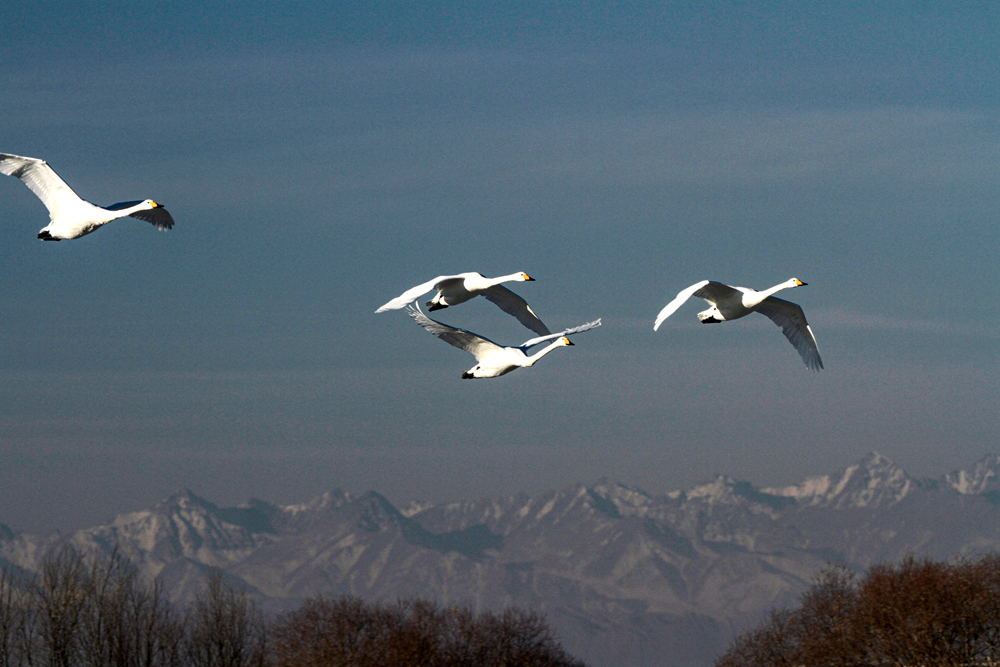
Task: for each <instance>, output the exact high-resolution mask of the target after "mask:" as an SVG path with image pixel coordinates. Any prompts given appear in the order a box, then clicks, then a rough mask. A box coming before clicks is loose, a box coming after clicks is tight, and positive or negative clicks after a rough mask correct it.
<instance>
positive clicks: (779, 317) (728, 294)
mask: <svg viewBox="0 0 1000 667" xmlns="http://www.w3.org/2000/svg"><path fill="white" fill-rule="evenodd" d="M803 285H806V283H804V282H802V281H801V280H799V279H798V278H791V279H789V280H787V281H785V282H783V283H781V284H779V285H775V286H774V287H772V288H770V289H766V290H763V291H761V292H758V291H756V290H752V289H749V288H747V287H732V286H730V285H724V284H722V283H717V282H715V281H712V280H702V281H701V282H698V283H695V284H694V285H691V286H690V287H688V288H686V289H683V290H681V291H680V292H679V293H678V294H677V296H676V297H674V300H673V301H671V302H670V303H668V304H667V305H666V306H664V308H663V310H661V311H660V314H659V315H657V316H656V323H655V324H654V325H653V331H656V330H657V329H659V328H660V325H661V324H663V321H664V320H665V319H667V318H668V317H670V316H671V315H672V314H673V313H674V311H676V310H677V309H678V308H680V307H681V305H682V304H683V303H684V302H685V301H687V300H688V299H690V298H691V297H692V296H696V297H698V298H699V299H704V300H705V301H706V302H708V304H709V305H711V308H709V309H708V310H704V311H702V312H700V313H698V319H699V320H701V322H702V324H712V323H714V322H728V321H729V320H735V319H739V318H741V317H745V316H746V315H749V314H750V313H760V314H761V315H765V316H766V317H768V318H769V319H770V320H771V321H772V322H774V323H775V324H777V325H778V326H779V327H781V332H782V333H783V334H785V338H787V339H788V342H790V343H791V344H792V346H793V347H794V348H795V349H796V350H798V353H799V356H801V357H802V361H803V362H804V363H805V365H806V366H807V367H808V368H809V369H810V370H814V371H818V370H820V369H821V368H823V360H822V359H820V356H819V348H818V346H817V345H816V336H814V335H813V332H812V329H811V328H810V327H809V323H808V322H806V315H805V313H804V312H802V308H801V307H800V306H799V305H798V304H795V303H792V302H791V301H785V300H783V299H779V298H777V297H774V296H772V295H773V294H775V293H776V292H780V291H781V290H783V289H789V288H792V287H801V286H803Z"/></svg>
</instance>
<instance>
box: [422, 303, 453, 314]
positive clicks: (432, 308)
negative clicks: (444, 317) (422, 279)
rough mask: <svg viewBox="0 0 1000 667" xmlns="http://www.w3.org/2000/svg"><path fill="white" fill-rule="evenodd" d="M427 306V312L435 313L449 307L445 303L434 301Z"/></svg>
mask: <svg viewBox="0 0 1000 667" xmlns="http://www.w3.org/2000/svg"><path fill="white" fill-rule="evenodd" d="M426 305H427V310H428V311H430V312H434V311H435V310H441V309H442V308H447V307H448V306H446V305H445V304H443V303H434V302H433V301H428V302H427V304H426Z"/></svg>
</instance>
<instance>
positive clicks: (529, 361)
mask: <svg viewBox="0 0 1000 667" xmlns="http://www.w3.org/2000/svg"><path fill="white" fill-rule="evenodd" d="M563 345H565V343H563V342H562V339H561V338H560V339H556V341H555V342H554V343H549V344H548V345H546V346H545V347H543V348H542V349H541V350H539V351H538V352H536V353H535V354H532V355H526V359H525V362H524V365H525V366H534V365H535V363H536V362H537V361H538V360H539V359H541V358H542V357H544V356H545V355H546V354H548V353H549V352H551V351H552V350H554V349H556V348H557V347H562V346H563Z"/></svg>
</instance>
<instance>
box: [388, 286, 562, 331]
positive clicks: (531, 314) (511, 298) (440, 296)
mask: <svg viewBox="0 0 1000 667" xmlns="http://www.w3.org/2000/svg"><path fill="white" fill-rule="evenodd" d="M526 280H531V281H533V280H534V278H532V277H531V276H529V275H528V274H527V273H524V272H523V271H519V272H518V273H512V274H510V275H507V276H499V277H497V278H487V277H486V276H484V275H482V274H481V273H476V272H475V271H471V272H469V273H457V274H455V275H453V276H438V277H437V278H435V279H434V280H428V281H427V282H425V283H422V284H420V285H417V286H416V287H411V288H410V289H408V290H406V291H405V292H403V293H402V294H400V295H399V296H397V297H396V298H395V299H393V300H392V301H390V302H389V303H387V304H385V305H384V306H382V307H380V308H379V309H378V310H376V311H375V312H376V313H382V312H385V311H387V310H398V309H399V308H402V307H404V306H407V305H409V304H411V303H413V302H414V301H416V300H417V299H418V298H420V297H421V296H423V295H424V294H426V293H427V292H430V291H431V290H437V294H435V295H434V298H432V299H431V300H430V301H428V302H427V304H426V305H427V309H428V310H430V311H435V310H439V309H441V308H447V307H448V306H457V305H458V304H460V303H465V302H466V301H468V300H469V299H473V298H475V297H477V296H479V295H480V294H481V295H483V296H484V297H486V298H487V299H489V300H490V301H492V302H493V303H495V304H496V305H497V306H498V307H499V308H500V310H502V311H504V312H505V313H507V314H508V315H513V316H514V317H516V318H517V320H518V321H519V322H520V323H521V324H523V325H524V326H526V327H527V328H529V329H531V330H532V331H534V332H535V333H536V334H538V335H540V336H547V335H549V334H550V333H551V332H550V331H549V328H548V327H547V326H545V324H543V323H542V321H541V320H540V319H538V316H537V315H535V311H533V310H531V306H529V305H528V302H527V301H525V300H524V299H522V298H521V297H519V296H518V295H517V294H514V293H513V292H511V291H510V290H509V289H507V288H506V287H504V286H503V285H501V284H500V283H505V282H510V281H526Z"/></svg>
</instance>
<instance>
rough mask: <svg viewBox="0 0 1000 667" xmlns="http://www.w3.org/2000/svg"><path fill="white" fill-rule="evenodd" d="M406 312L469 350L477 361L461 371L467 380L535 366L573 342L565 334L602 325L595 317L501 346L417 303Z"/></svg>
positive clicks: (456, 344)
mask: <svg viewBox="0 0 1000 667" xmlns="http://www.w3.org/2000/svg"><path fill="white" fill-rule="evenodd" d="M406 312H407V314H408V315H409V316H410V317H412V318H413V319H414V321H416V323H417V324H419V325H420V326H422V327H423V328H424V329H427V331H429V332H431V333H432V334H434V335H435V336H437V337H438V338H440V339H441V340H443V341H444V342H446V343H449V344H451V345H454V346H455V347H458V348H461V349H463V350H465V351H466V352H469V353H470V354H472V356H474V357H475V358H476V362H478V363H476V365H475V366H473V367H472V368H470V369H469V370H467V371H465V372H464V373H462V379H466V380H467V379H470V378H495V377H500V376H501V375H506V374H507V373H510V372H511V371H512V370H514V369H517V368H526V367H528V366H534V365H535V364H536V363H537V362H538V360H539V359H541V358H542V357H544V356H545V355H546V354H548V353H549V352H551V351H552V350H554V349H556V348H557V347H563V346H566V345H572V344H573V343H572V342H570V340H569V338H567V336H572V335H573V334H576V333H581V332H583V331H588V330H590V329H593V328H594V327H599V326H601V320H599V319H598V320H594V321H593V322H588V323H587V324H583V325H581V326H578V327H573V328H571V329H566V330H565V331H560V332H559V333H555V334H548V335H547V336H539V337H538V338H532V339H531V340H527V341H525V342H524V343H522V344H521V345H518V346H517V347H504V346H503V345H497V344H496V343H494V342H493V341H491V340H488V339H486V338H483V337H482V336H479V335H477V334H474V333H472V332H471V331H466V330H465V329H457V328H455V327H452V326H448V325H447V324H444V323H442V322H438V321H437V320H432V319H431V318H429V317H427V316H426V315H424V314H423V313H422V312H421V311H420V307H419V306H409V307H407V309H406ZM553 339H555V340H554V342H552V343H550V344H549V345H546V346H545V347H543V348H542V349H541V350H539V351H538V352H536V353H535V354H531V355H529V354H528V349H529V348H532V347H534V346H535V345H538V344H539V343H544V342H545V341H547V340H553Z"/></svg>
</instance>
